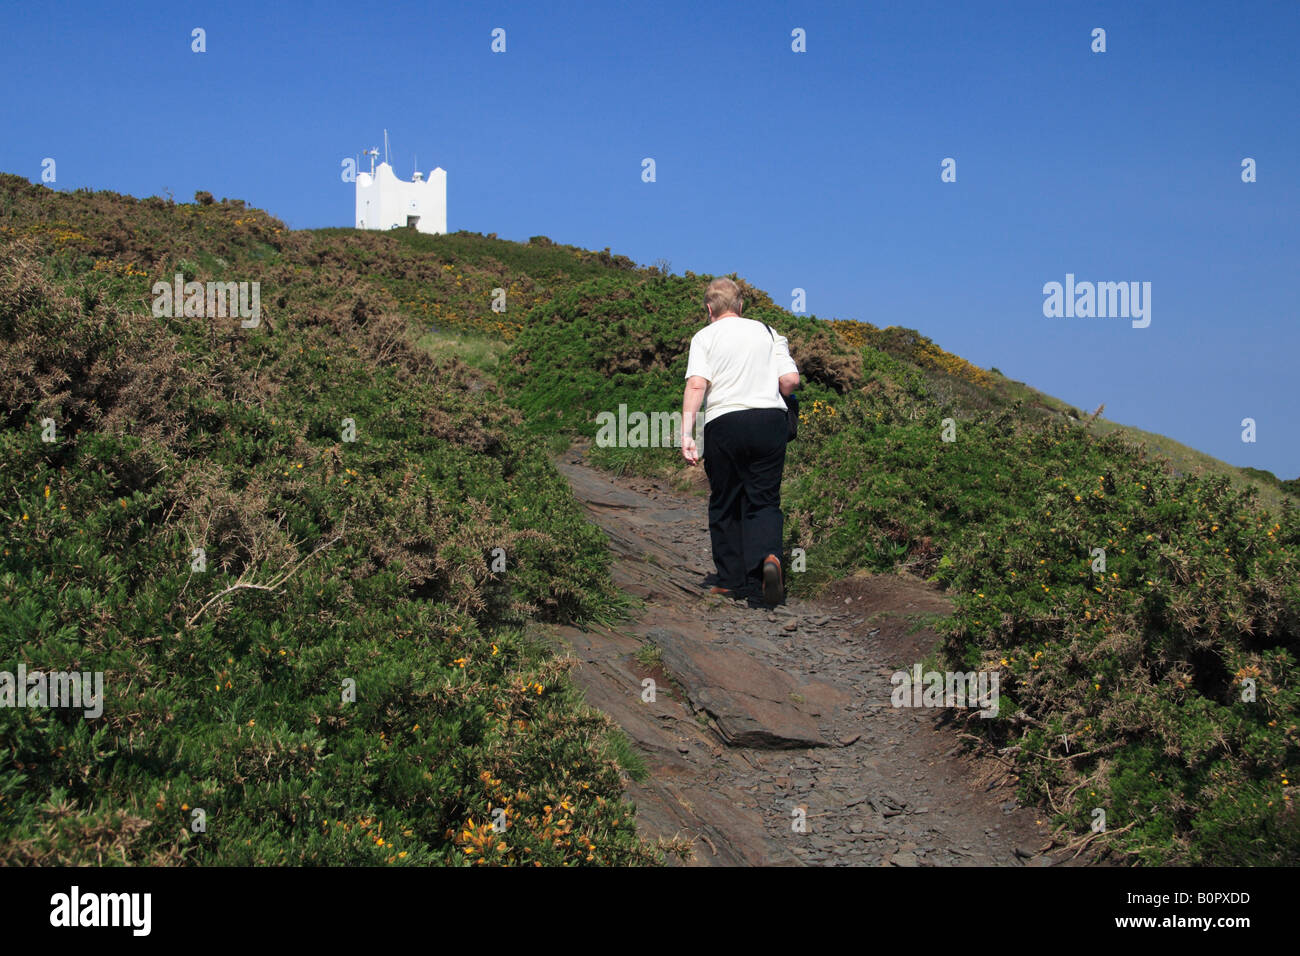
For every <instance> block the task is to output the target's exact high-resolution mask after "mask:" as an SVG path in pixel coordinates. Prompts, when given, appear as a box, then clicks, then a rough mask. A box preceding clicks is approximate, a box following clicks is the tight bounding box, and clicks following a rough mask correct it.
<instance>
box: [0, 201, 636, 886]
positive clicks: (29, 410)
mask: <svg viewBox="0 0 1300 956" xmlns="http://www.w3.org/2000/svg"><path fill="white" fill-rule="evenodd" d="M0 185H2V186H3V189H4V193H5V197H4V198H5V201H4V202H3V204H0V209H3V210H5V213H4V216H5V218H4V220H3V221H4V228H5V230H6V231H5V233H4V236H5V237H8V238H7V239H4V240H3V241H4V242H5V248H4V254H3V260H2V261H3V263H4V265H3V267H0V381H3V385H2V386H0V409H2V410H3V415H4V428H3V430H0V462H3V471H4V475H5V479H6V484H7V486H8V487H9V488H10V489H11V490H10V494H9V497H8V498H7V499H6V502H5V504H4V506H3V508H2V509H0V539H2V541H0V543H2V545H3V548H2V550H3V554H2V555H0V587H3V588H4V591H5V594H6V601H5V602H4V604H3V606H0V670H7V671H9V672H11V673H13V672H15V671H16V670H17V667H18V665H19V664H20V663H21V664H24V665H25V666H26V668H27V669H28V670H29V671H35V670H41V671H45V672H50V671H78V672H81V671H85V672H102V674H103V681H104V683H103V687H104V701H103V716H102V717H100V718H99V719H93V720H91V719H83V717H82V714H81V712H80V711H69V710H67V709H63V708H46V707H15V706H6V707H0V862H5V863H31V862H36V863H73V864H80V863H151V864H156V863H163V864H167V863H179V862H193V863H219V864H245V863H320V864H350V863H392V864H405V863H417V864H424V863H431V862H438V863H467V862H468V863H477V862H484V861H485V862H499V863H515V864H533V863H537V864H560V863H563V864H572V863H605V864H608V863H640V862H654V861H656V860H657V859H659V858H660V855H659V853H658V851H657V850H655V849H654V848H653V847H650V846H648V845H645V844H643V843H642V842H641V841H640V840H639V839H638V838H637V836H636V833H635V827H634V819H633V816H632V812H631V807H630V806H629V805H628V804H626V803H625V802H624V801H623V800H622V779H621V776H620V771H619V767H618V764H617V762H616V751H617V747H618V744H617V742H616V741H614V740H612V739H611V738H610V737H609V730H610V725H609V723H608V720H607V719H606V718H604V717H603V716H602V715H600V714H598V713H596V712H594V711H591V710H590V709H588V708H586V707H585V706H584V705H583V704H582V703H581V701H580V699H579V698H578V694H577V692H576V691H575V690H574V688H573V687H572V685H571V684H570V682H569V681H568V679H567V677H566V675H565V666H566V665H565V664H564V662H562V661H558V660H556V659H555V658H554V656H553V655H552V653H551V652H550V651H549V650H548V649H546V648H545V647H543V646H542V645H540V644H539V643H538V642H537V641H536V640H535V639H533V638H531V637H529V636H528V627H529V625H530V622H533V621H548V620H553V621H565V622H581V621H583V620H589V619H592V618H597V617H604V616H609V615H612V614H615V613H618V610H619V607H620V604H621V599H620V598H618V596H617V595H616V593H615V592H614V589H613V587H612V585H611V583H610V580H609V576H608V568H607V557H606V555H605V552H604V540H603V536H602V535H600V533H599V532H598V531H596V530H595V529H594V528H593V527H592V526H591V525H590V524H588V523H587V522H586V521H585V520H583V519H582V517H581V515H580V512H579V511H578V509H577V507H576V504H575V503H574V502H573V500H572V498H571V497H570V495H569V493H568V490H567V488H566V487H565V485H564V483H563V481H562V479H560V477H559V476H558V474H557V473H556V472H555V471H554V469H553V467H552V466H551V465H550V463H549V461H548V460H547V458H546V455H545V451H544V449H542V448H540V447H539V446H538V444H537V443H536V442H535V441H534V440H533V439H532V438H531V437H530V436H529V435H528V434H527V433H526V431H525V430H524V429H523V428H522V427H521V422H520V417H519V414H518V412H516V411H515V410H513V409H511V408H510V407H509V406H508V405H507V404H506V403H504V402H503V401H502V399H501V396H500V394H499V392H498V391H497V389H496V388H495V386H494V385H493V384H492V383H491V382H490V381H487V380H484V379H482V378H481V377H479V376H478V375H477V374H476V373H474V372H472V371H471V370H470V369H468V368H467V367H466V366H464V365H463V364H460V363H458V362H455V361H454V360H453V361H447V362H443V363H440V364H435V363H434V362H433V361H432V360H431V359H430V358H429V357H428V355H426V354H425V353H423V352H420V351H418V350H416V349H415V348H414V347H413V346H412V345H411V344H410V343H411V341H412V336H411V334H410V333H411V330H410V327H409V322H408V320H407V319H406V318H405V317H403V316H400V315H398V314H396V313H395V312H392V311H389V310H387V309H386V308H385V304H386V300H385V298H384V295H383V291H382V289H379V290H378V291H376V290H375V289H374V288H370V287H364V288H362V289H360V290H357V289H356V288H353V287H351V286H349V284H348V283H347V282H346V281H344V279H343V278H342V276H341V274H340V273H341V270H339V272H332V271H331V270H330V269H329V268H328V267H322V268H321V269H320V270H314V269H312V268H311V267H310V266H307V265H305V264H304V261H303V260H304V257H305V256H306V255H308V253H305V252H304V247H306V246H307V245H308V243H306V242H305V241H304V240H303V237H301V236H298V235H294V234H290V233H283V234H281V233H280V232H278V229H279V227H277V226H273V225H270V223H271V222H273V221H270V220H269V217H265V216H264V214H260V213H256V212H253V211H246V210H243V209H240V208H237V207H231V206H229V205H227V204H213V205H205V206H196V207H183V206H182V207H177V206H171V205H169V204H165V203H161V202H147V201H146V202H145V203H141V204H135V203H134V202H132V201H129V200H125V199H123V198H121V197H114V196H112V195H108V196H105V195H103V194H99V195H96V196H91V197H87V196H82V195H77V196H68V195H59V196H57V197H50V194H48V193H47V192H46V191H45V190H41V189H37V188H36V187H32V186H30V185H28V184H26V183H22V182H21V181H19V180H15V179H14V178H12V177H6V178H5V180H4V181H3V183H0ZM47 205H48V206H55V207H57V212H58V215H60V216H62V217H64V220H65V221H69V222H71V221H72V220H75V221H76V225H75V227H74V226H72V225H69V226H67V227H66V228H65V229H64V231H63V232H55V231H52V230H49V229H45V228H36V227H43V226H44V224H45V222H44V220H43V219H40V218H36V217H35V216H34V214H33V213H34V210H45V207H46V206H47ZM105 207H107V208H108V209H109V210H115V211H117V212H119V213H121V214H122V215H125V216H130V217H131V220H132V223H133V226H138V228H133V229H131V230H129V231H128V234H127V235H126V236H125V237H123V236H118V237H117V239H116V240H114V239H113V238H112V237H113V236H114V235H116V234H117V233H120V232H121V231H122V230H120V229H115V228H113V226H112V223H113V222H114V217H113V215H112V214H111V213H110V212H107V211H106V210H105ZM45 211H46V212H48V211H49V210H45ZM207 215H213V216H217V217H220V219H219V220H212V221H207V220H202V221H203V222H204V225H203V226H201V227H198V226H195V225H194V224H195V222H196V218H195V217H196V216H207ZM137 220H138V221H137ZM69 232H71V233H75V235H76V237H79V238H75V237H74V238H67V237H66V236H65V233H69ZM195 233H196V234H195ZM209 233H211V235H209ZM191 242H192V243H193V246H192V247H190V248H186V247H187V245H188V244H189V243H191ZM73 246H75V248H73ZM123 252H129V254H130V255H131V259H130V262H131V263H132V267H131V268H129V269H127V268H105V267H104V266H103V265H102V263H104V262H106V261H108V262H120V261H121V259H120V258H117V257H118V256H120V255H121V254H122V253H123ZM218 257H219V258H220V259H221V262H217V261H216V259H217V258H218ZM182 261H183V262H185V263H186V265H185V268H186V269H187V270H188V269H189V268H194V269H195V270H196V271H195V273H194V274H189V273H188V272H187V278H200V279H205V278H213V277H216V278H221V279H229V280H232V281H240V280H258V279H260V281H261V282H262V301H263V303H264V304H265V305H266V314H265V315H264V317H263V322H262V324H261V326H260V327H259V328H256V329H251V330H245V329H241V328H239V325H238V320H235V319H232V320H222V319H217V320H210V319H204V318H161V319H159V318H154V317H153V316H152V315H150V314H149V310H148V303H149V301H150V297H149V295H148V293H149V287H150V284H151V282H152V281H155V280H156V279H162V280H164V281H169V280H170V279H171V275H170V274H169V272H170V270H172V269H173V268H176V263H179V262H182ZM222 262H224V263H225V265H224V266H223V265H222ZM258 262H260V263H264V265H262V266H260V267H258V266H255V265H254V263H258ZM97 264H99V265H98V267H97ZM209 270H210V271H209ZM241 270H242V272H241ZM140 273H144V274H145V275H144V277H142V276H141V275H140ZM318 278H319V279H322V280H323V281H321V282H318V281H317V280H318ZM344 419H351V420H352V422H353V423H355V441H348V440H346V438H345V437H343V436H344V433H343V427H344V425H343V423H344ZM47 420H48V421H50V422H53V423H54V426H55V436H56V437H55V440H54V441H44V440H42V433H43V431H45V427H44V426H45V424H46V422H47ZM196 549H202V560H200V552H199V551H198V550H196ZM496 549H500V551H499V552H498V551H497V550H496ZM496 554H499V555H501V556H503V557H504V560H505V562H506V563H505V569H504V570H500V569H499V567H498V569H496V570H494V569H493V557H494V555H496ZM353 695H354V698H355V699H352V697H353ZM196 811H201V814H202V818H203V819H204V820H205V825H206V826H205V830H204V832H195V826H196V825H197V824H196V821H197V820H198V819H199V818H198V817H196V816H195V813H196Z"/></svg>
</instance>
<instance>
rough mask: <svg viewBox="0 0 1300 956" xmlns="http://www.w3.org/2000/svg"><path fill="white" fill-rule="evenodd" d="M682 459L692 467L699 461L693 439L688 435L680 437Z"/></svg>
mask: <svg viewBox="0 0 1300 956" xmlns="http://www.w3.org/2000/svg"><path fill="white" fill-rule="evenodd" d="M682 457H683V458H685V459H686V463H687V464H688V465H694V464H695V463H696V462H698V461H699V460H700V453H699V451H697V450H696V448H695V439H694V438H692V437H691V436H690V435H683V436H682Z"/></svg>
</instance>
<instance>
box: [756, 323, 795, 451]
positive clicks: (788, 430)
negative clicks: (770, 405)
mask: <svg viewBox="0 0 1300 956" xmlns="http://www.w3.org/2000/svg"><path fill="white" fill-rule="evenodd" d="M763 324H764V326H765V327H766V329H767V334H768V335H769V336H771V338H772V345H773V346H775V345H776V334H775V333H774V332H773V331H772V326H770V325H767V323H763ZM781 401H783V402H785V440H786V441H788V442H790V441H794V440H795V439H796V438H798V437H799V396H798V395H796V394H794V393H793V392H791V393H790V394H789V395H782V396H781Z"/></svg>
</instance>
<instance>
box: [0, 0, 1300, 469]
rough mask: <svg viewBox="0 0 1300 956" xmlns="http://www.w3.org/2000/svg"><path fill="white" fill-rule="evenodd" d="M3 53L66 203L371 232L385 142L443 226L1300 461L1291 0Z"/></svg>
mask: <svg viewBox="0 0 1300 956" xmlns="http://www.w3.org/2000/svg"><path fill="white" fill-rule="evenodd" d="M194 27H202V28H204V29H205V30H206V32H207V52H206V53H203V54H196V53H192V52H191V51H190V31H191V30H192V29H193V28H194ZM495 27H502V28H504V29H505V30H506V42H507V51H506V53H504V54H493V53H492V52H491V50H490V43H491V35H490V34H491V31H492V29H493V28H495ZM796 27H802V28H803V29H804V30H806V32H807V47H808V52H806V53H803V54H796V53H793V52H791V49H790V44H791V37H790V33H791V30H792V29H794V28H796ZM1095 27H1102V28H1104V29H1105V30H1106V44H1107V51H1106V52H1105V53H1093V52H1092V51H1091V49H1090V47H1091V45H1092V38H1091V33H1092V30H1093V29H1094V28H1095ZM0 42H2V43H3V49H4V73H5V78H6V87H7V89H6V91H5V95H4V97H3V100H0V129H3V131H4V135H3V137H2V138H0V169H2V170H4V171H6V172H13V173H18V174H20V175H24V176H27V177H28V178H29V179H31V180H33V181H39V179H40V172H41V161H42V159H43V158H45V157H47V156H48V157H53V158H54V159H55V160H56V161H57V163H58V166H57V171H58V181H57V183H56V184H55V186H54V188H57V189H60V190H68V189H76V188H78V187H81V186H86V187H90V188H93V189H111V190H115V191H117V192H122V193H130V194H132V195H136V196H147V195H153V194H164V192H165V190H167V189H170V190H171V192H172V193H173V194H174V195H175V196H176V198H177V199H181V200H185V201H189V200H190V199H191V198H192V197H193V194H194V192H195V190H198V189H206V190H210V191H211V192H213V193H214V194H215V195H217V196H218V197H222V196H230V197H238V198H241V199H245V200H247V201H248V202H249V203H251V204H253V205H256V206H259V207H262V208H264V209H266V210H268V211H269V212H271V213H272V214H273V215H276V216H278V217H280V218H281V219H283V220H285V221H286V222H287V223H288V224H289V225H290V226H293V227H295V228H305V227H315V226H326V225H351V224H352V222H353V193H352V186H350V185H349V184H345V183H344V182H342V181H341V179H340V177H339V171H340V166H339V163H340V161H341V160H342V159H343V158H344V157H345V156H354V155H356V154H357V153H359V152H360V151H361V150H362V149H364V148H366V147H369V146H372V145H378V146H380V148H381V149H382V145H383V139H382V136H383V130H384V128H387V129H388V130H389V136H390V140H391V145H392V156H393V164H394V167H395V169H396V170H397V172H398V174H399V175H402V176H403V177H405V178H409V177H410V174H411V171H412V169H413V168H414V166H413V163H414V161H415V159H416V158H417V157H418V161H419V164H420V167H419V168H420V169H421V170H425V171H427V170H428V169H429V168H431V167H432V166H434V165H438V166H442V167H443V168H444V169H446V170H447V171H448V187H447V188H448V225H449V228H451V229H453V230H455V229H470V230H474V231H478V232H485V233H486V232H495V233H497V234H498V235H500V236H501V237H503V238H509V239H520V240H526V239H527V238H528V237H529V236H533V235H538V234H544V235H548V236H550V237H551V238H553V239H555V240H557V241H560V242H567V243H573V244H576V245H579V246H584V247H588V248H596V249H600V248H603V247H605V246H608V247H610V248H611V249H612V250H613V251H614V252H617V253H622V254H624V255H628V256H630V257H632V258H633V259H635V260H636V261H638V262H641V263H647V264H648V263H651V262H653V261H654V260H656V259H658V258H660V257H664V258H667V259H669V260H671V262H672V264H673V267H674V269H675V271H677V272H683V271H686V270H688V269H689V270H691V271H694V272H711V273H725V272H732V271H735V272H738V273H740V274H741V275H743V276H745V277H747V278H748V279H750V280H751V281H752V282H754V283H755V284H757V285H758V286H760V287H762V288H764V289H766V290H768V291H769V292H770V293H771V294H772V295H773V297H774V298H775V299H776V300H777V301H778V302H780V303H782V304H784V305H786V306H789V305H790V290H792V289H793V288H795V287H800V288H803V289H805V290H807V302H808V311H809V312H811V313H813V314H816V315H819V316H822V317H825V318H830V317H839V318H859V319H865V320H867V321H870V322H874V323H875V324H877V325H880V326H885V325H891V324H898V325H904V326H910V327H913V328H916V329H918V330H920V331H921V332H922V333H924V334H926V335H928V336H930V337H931V338H933V339H934V340H935V341H936V342H938V343H939V344H940V345H942V346H943V347H944V348H946V349H948V350H950V351H953V352H956V353H957V354H959V355H962V356H963V357H965V358H967V359H969V360H971V361H973V362H975V363H976V364H977V365H982V366H985V367H989V366H996V367H998V368H999V369H1001V371H1003V372H1004V373H1005V374H1007V375H1009V376H1011V377H1012V378H1016V379H1020V380H1023V381H1025V382H1028V383H1029V384H1031V385H1033V386H1035V387H1037V388H1039V389H1042V390H1043V391H1046V392H1048V393H1050V394H1053V395H1056V396H1058V397H1060V398H1062V399H1064V400H1066V401H1068V402H1070V403H1072V404H1074V405H1077V406H1078V407H1079V408H1081V409H1084V410H1086V411H1090V410H1092V409H1093V408H1095V407H1096V406H1097V405H1099V404H1101V403H1103V402H1104V403H1105V405H1106V411H1105V415H1106V417H1107V418H1110V419H1112V420H1115V421H1119V422H1124V423H1126V424H1132V425H1137V426H1139V427H1141V428H1145V429H1148V430H1151V431H1155V432H1161V433H1164V434H1166V435H1169V436H1171V437H1173V438H1176V439H1178V440H1180V441H1182V442H1185V443H1187V444H1189V445H1192V446H1194V447H1196V448H1199V449H1201V450H1203V451H1207V452H1209V453H1210V454H1213V455H1215V456H1217V457H1219V458H1223V459H1225V460H1227V461H1230V462H1233V463H1234V464H1239V465H1253V466H1255V467H1261V468H1268V469H1269V470H1271V471H1274V472H1275V473H1277V474H1278V475H1279V476H1281V477H1283V478H1291V477H1295V476H1296V475H1297V474H1300V416H1298V415H1297V402H1296V395H1297V386H1296V375H1295V369H1296V364H1297V359H1298V358H1300V326H1298V325H1297V321H1296V320H1297V311H1298V307H1297V301H1298V297H1297V289H1296V283H1297V281H1298V279H1300V268H1297V253H1298V252H1300V244H1298V243H1297V240H1298V239H1300V215H1298V213H1300V202H1298V201H1297V200H1298V199H1300V178H1298V177H1297V174H1296V161H1297V157H1300V108H1298V107H1300V53H1297V51H1298V50H1300V3H1298V2H1296V0H1281V2H1257V0H1245V2H1239V3H1226V2H1222V3H1209V2H1197V0H1178V2H1173V0H1169V2H1141V0H1123V2H1106V3H1101V2H1092V3H1083V2H1064V0H1062V2H1058V0H1042V2H979V0H970V2H956V0H949V2H943V3H926V2H914V0H908V2H896V3H894V2H870V3H868V2H854V3H843V4H830V3H810V4H803V3H782V2H766V0H762V2H751V3H743V4H741V3H737V4H725V5H724V4H712V3H703V2H691V3H676V2H658V0H656V2H654V3H644V4H635V3H634V4H624V3H602V4H599V9H598V10H596V11H595V12H593V11H592V10H591V9H589V5H588V4H585V3H573V4H566V3H555V2H547V3H533V4H514V3H494V4H489V5H485V6H482V7H480V8H478V9H470V10H466V9H463V8H462V7H461V6H459V5H453V4H445V5H444V4H436V3H398V2H379V3H374V4H370V5H367V4H365V3H359V2H352V3H336V2H332V0H323V2H319V3H314V4H290V3H286V4H280V3H267V2H260V3H244V2H231V3H211V4H190V3H183V2H182V3H138V4H128V5H120V4H103V5H99V4H85V3H62V4H58V5H43V4H39V3H21V4H20V3H7V4H5V5H4V8H3V11H2V12H0ZM644 157H653V158H654V159H655V161H656V164H657V177H658V181H657V182H655V183H653V184H647V183H643V182H642V181H641V160H642V159H643V158H644ZM945 157H952V158H954V159H956V161H957V182H955V183H942V182H940V162H941V161H942V160H943V159H944V158H945ZM1244 157H1252V158H1254V159H1255V160H1256V162H1257V164H1258V165H1257V168H1258V174H1257V175H1258V181H1257V182H1255V183H1253V184H1245V183H1243V182H1242V181H1241V165H1240V164H1241V161H1242V159H1243V158H1244ZM1067 272H1068V273H1074V274H1075V275H1076V277H1077V278H1078V279H1079V280H1091V281H1134V280H1136V281H1146V282H1150V283H1151V284H1152V312H1151V319H1152V321H1151V325H1150V327H1149V328H1146V329H1134V328H1132V327H1131V324H1130V322H1129V321H1128V320H1126V319H1118V318H1110V319H1097V318H1093V319H1079V318H1068V319H1067V318H1056V319H1049V318H1045V317H1044V316H1043V298H1044V297H1043V292H1042V288H1043V284H1044V283H1046V282H1050V281H1058V282H1063V281H1064V278H1065V274H1066V273H1067ZM1246 417H1251V418H1254V419H1255V420H1256V422H1257V423H1258V441H1257V443H1256V444H1253V445H1252V444H1245V443H1243V442H1242V441H1241V424H1240V423H1241V420H1242V419H1243V418H1246Z"/></svg>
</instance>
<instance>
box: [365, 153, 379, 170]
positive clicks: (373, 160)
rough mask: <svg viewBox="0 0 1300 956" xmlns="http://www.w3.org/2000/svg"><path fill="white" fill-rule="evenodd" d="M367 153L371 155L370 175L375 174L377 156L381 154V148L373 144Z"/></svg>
mask: <svg viewBox="0 0 1300 956" xmlns="http://www.w3.org/2000/svg"><path fill="white" fill-rule="evenodd" d="M365 155H367V156H369V157H370V175H371V176H373V175H374V174H375V157H376V156H378V155H379V150H378V149H376V148H375V147H373V146H371V147H370V148H369V149H368V150H366V152H365Z"/></svg>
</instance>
